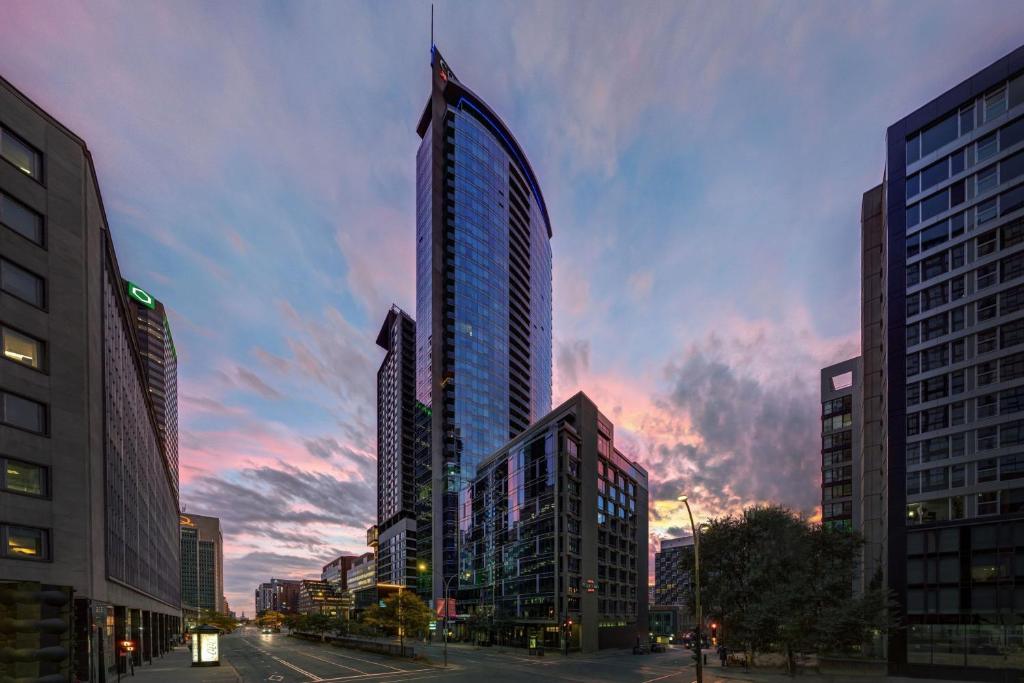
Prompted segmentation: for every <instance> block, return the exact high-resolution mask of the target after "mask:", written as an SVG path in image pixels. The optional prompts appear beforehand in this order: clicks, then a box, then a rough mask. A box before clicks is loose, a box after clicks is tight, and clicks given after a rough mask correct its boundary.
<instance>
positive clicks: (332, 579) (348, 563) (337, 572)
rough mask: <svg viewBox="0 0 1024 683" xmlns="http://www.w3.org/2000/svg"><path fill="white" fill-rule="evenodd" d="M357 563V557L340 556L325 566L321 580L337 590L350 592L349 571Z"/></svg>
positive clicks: (321, 573) (321, 572)
mask: <svg viewBox="0 0 1024 683" xmlns="http://www.w3.org/2000/svg"><path fill="white" fill-rule="evenodd" d="M355 561H356V556H355V555H339V556H338V557H336V558H334V559H333V560H331V561H330V562H328V563H327V564H325V565H324V567H323V569H322V570H321V571H320V580H321V581H326V582H327V583H329V584H330V585H331V586H332V587H333V588H334V589H335V590H339V591H344V590H348V570H349V569H351V568H352V564H353V563H354V562H355Z"/></svg>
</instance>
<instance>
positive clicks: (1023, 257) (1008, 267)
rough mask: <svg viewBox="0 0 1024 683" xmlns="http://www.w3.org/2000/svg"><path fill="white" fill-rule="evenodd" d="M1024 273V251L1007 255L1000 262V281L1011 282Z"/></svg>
mask: <svg viewBox="0 0 1024 683" xmlns="http://www.w3.org/2000/svg"><path fill="white" fill-rule="evenodd" d="M1022 275H1024V252H1018V253H1016V254H1014V255H1012V256H1007V257H1006V258H1004V259H1002V260H1001V261H1000V262H999V281H1000V282H1009V281H1011V280H1016V279H1017V278H1019V277H1021V276H1022Z"/></svg>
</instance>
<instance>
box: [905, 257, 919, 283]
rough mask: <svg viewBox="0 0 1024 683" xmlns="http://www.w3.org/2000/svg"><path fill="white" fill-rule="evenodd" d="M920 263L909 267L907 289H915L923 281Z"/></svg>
mask: <svg viewBox="0 0 1024 683" xmlns="http://www.w3.org/2000/svg"><path fill="white" fill-rule="evenodd" d="M920 265H921V264H919V263H914V264H911V265H909V266H907V287H913V286H914V285H916V284H917V283H918V282H920V281H921V268H920Z"/></svg>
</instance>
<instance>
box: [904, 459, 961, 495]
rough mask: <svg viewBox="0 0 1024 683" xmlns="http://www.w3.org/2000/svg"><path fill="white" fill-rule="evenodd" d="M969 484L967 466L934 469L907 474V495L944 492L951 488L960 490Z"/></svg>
mask: <svg viewBox="0 0 1024 683" xmlns="http://www.w3.org/2000/svg"><path fill="white" fill-rule="evenodd" d="M966 484H967V466H966V465H950V466H949V467H933V468H931V469H927V470H920V471H917V472H907V494H908V495H912V494H918V493H929V492H931V491H944V490H946V489H949V488H960V487H962V486H965V485H966Z"/></svg>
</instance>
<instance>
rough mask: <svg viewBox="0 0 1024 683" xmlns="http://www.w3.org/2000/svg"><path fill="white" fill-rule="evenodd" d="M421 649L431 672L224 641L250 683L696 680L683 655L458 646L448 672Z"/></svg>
mask: <svg viewBox="0 0 1024 683" xmlns="http://www.w3.org/2000/svg"><path fill="white" fill-rule="evenodd" d="M415 647H416V652H417V654H424V655H426V656H427V657H428V658H429V659H430V664H425V663H422V662H418V661H409V660H404V659H397V658H391V657H385V656H383V655H375V654H369V653H365V652H360V651H357V650H346V649H342V648H337V647H333V646H328V645H321V644H318V643H311V642H307V641H303V640H298V639H295V638H289V637H288V636H287V635H285V634H282V633H278V634H273V635H262V634H260V633H259V631H257V630H256V629H243V630H240V631H239V632H237V633H235V634H232V635H229V636H226V637H224V638H222V639H221V648H222V649H223V653H224V655H225V657H226V658H227V659H228V660H229V661H230V662H231V664H233V665H234V667H235V668H236V669H237V670H238V673H239V674H240V675H241V676H242V680H243V681H245V683H266V682H270V681H276V682H280V683H318V682H323V683H329V682H334V681H339V682H340V681H353V682H360V681H367V682H370V683H403V682H404V681H438V682H440V681H444V682H445V683H447V682H448V681H451V682H452V683H464V682H469V681H474V682H479V681H485V682H486V683H506V682H512V681H531V682H539V681H565V682H566V683H591V682H595V681H596V682H601V681H607V682H609V683H611V682H613V681H616V682H618V681H622V682H625V683H656V682H657V683H662V682H663V683H691V681H693V680H694V675H693V673H694V672H693V667H692V666H690V665H691V664H692V661H691V659H690V653H689V652H688V651H685V650H681V649H679V650H671V649H670V650H669V651H668V652H665V653H658V654H652V655H636V656H634V655H632V654H630V652H629V651H622V650H615V651H604V652H600V653H596V654H593V655H581V654H573V655H570V656H568V657H564V656H562V655H559V654H548V655H547V656H545V657H530V656H528V655H527V654H526V652H525V651H522V650H510V649H503V648H501V649H499V648H472V647H467V646H462V645H456V646H452V647H451V648H449V650H448V662H449V668H448V669H442V668H441V667H440V664H441V659H442V657H441V648H440V646H436V645H431V646H423V645H422V644H417V645H416V646H415ZM715 678H716V677H713V676H705V681H707V682H708V683H710V681H712V680H714V679H715Z"/></svg>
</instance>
